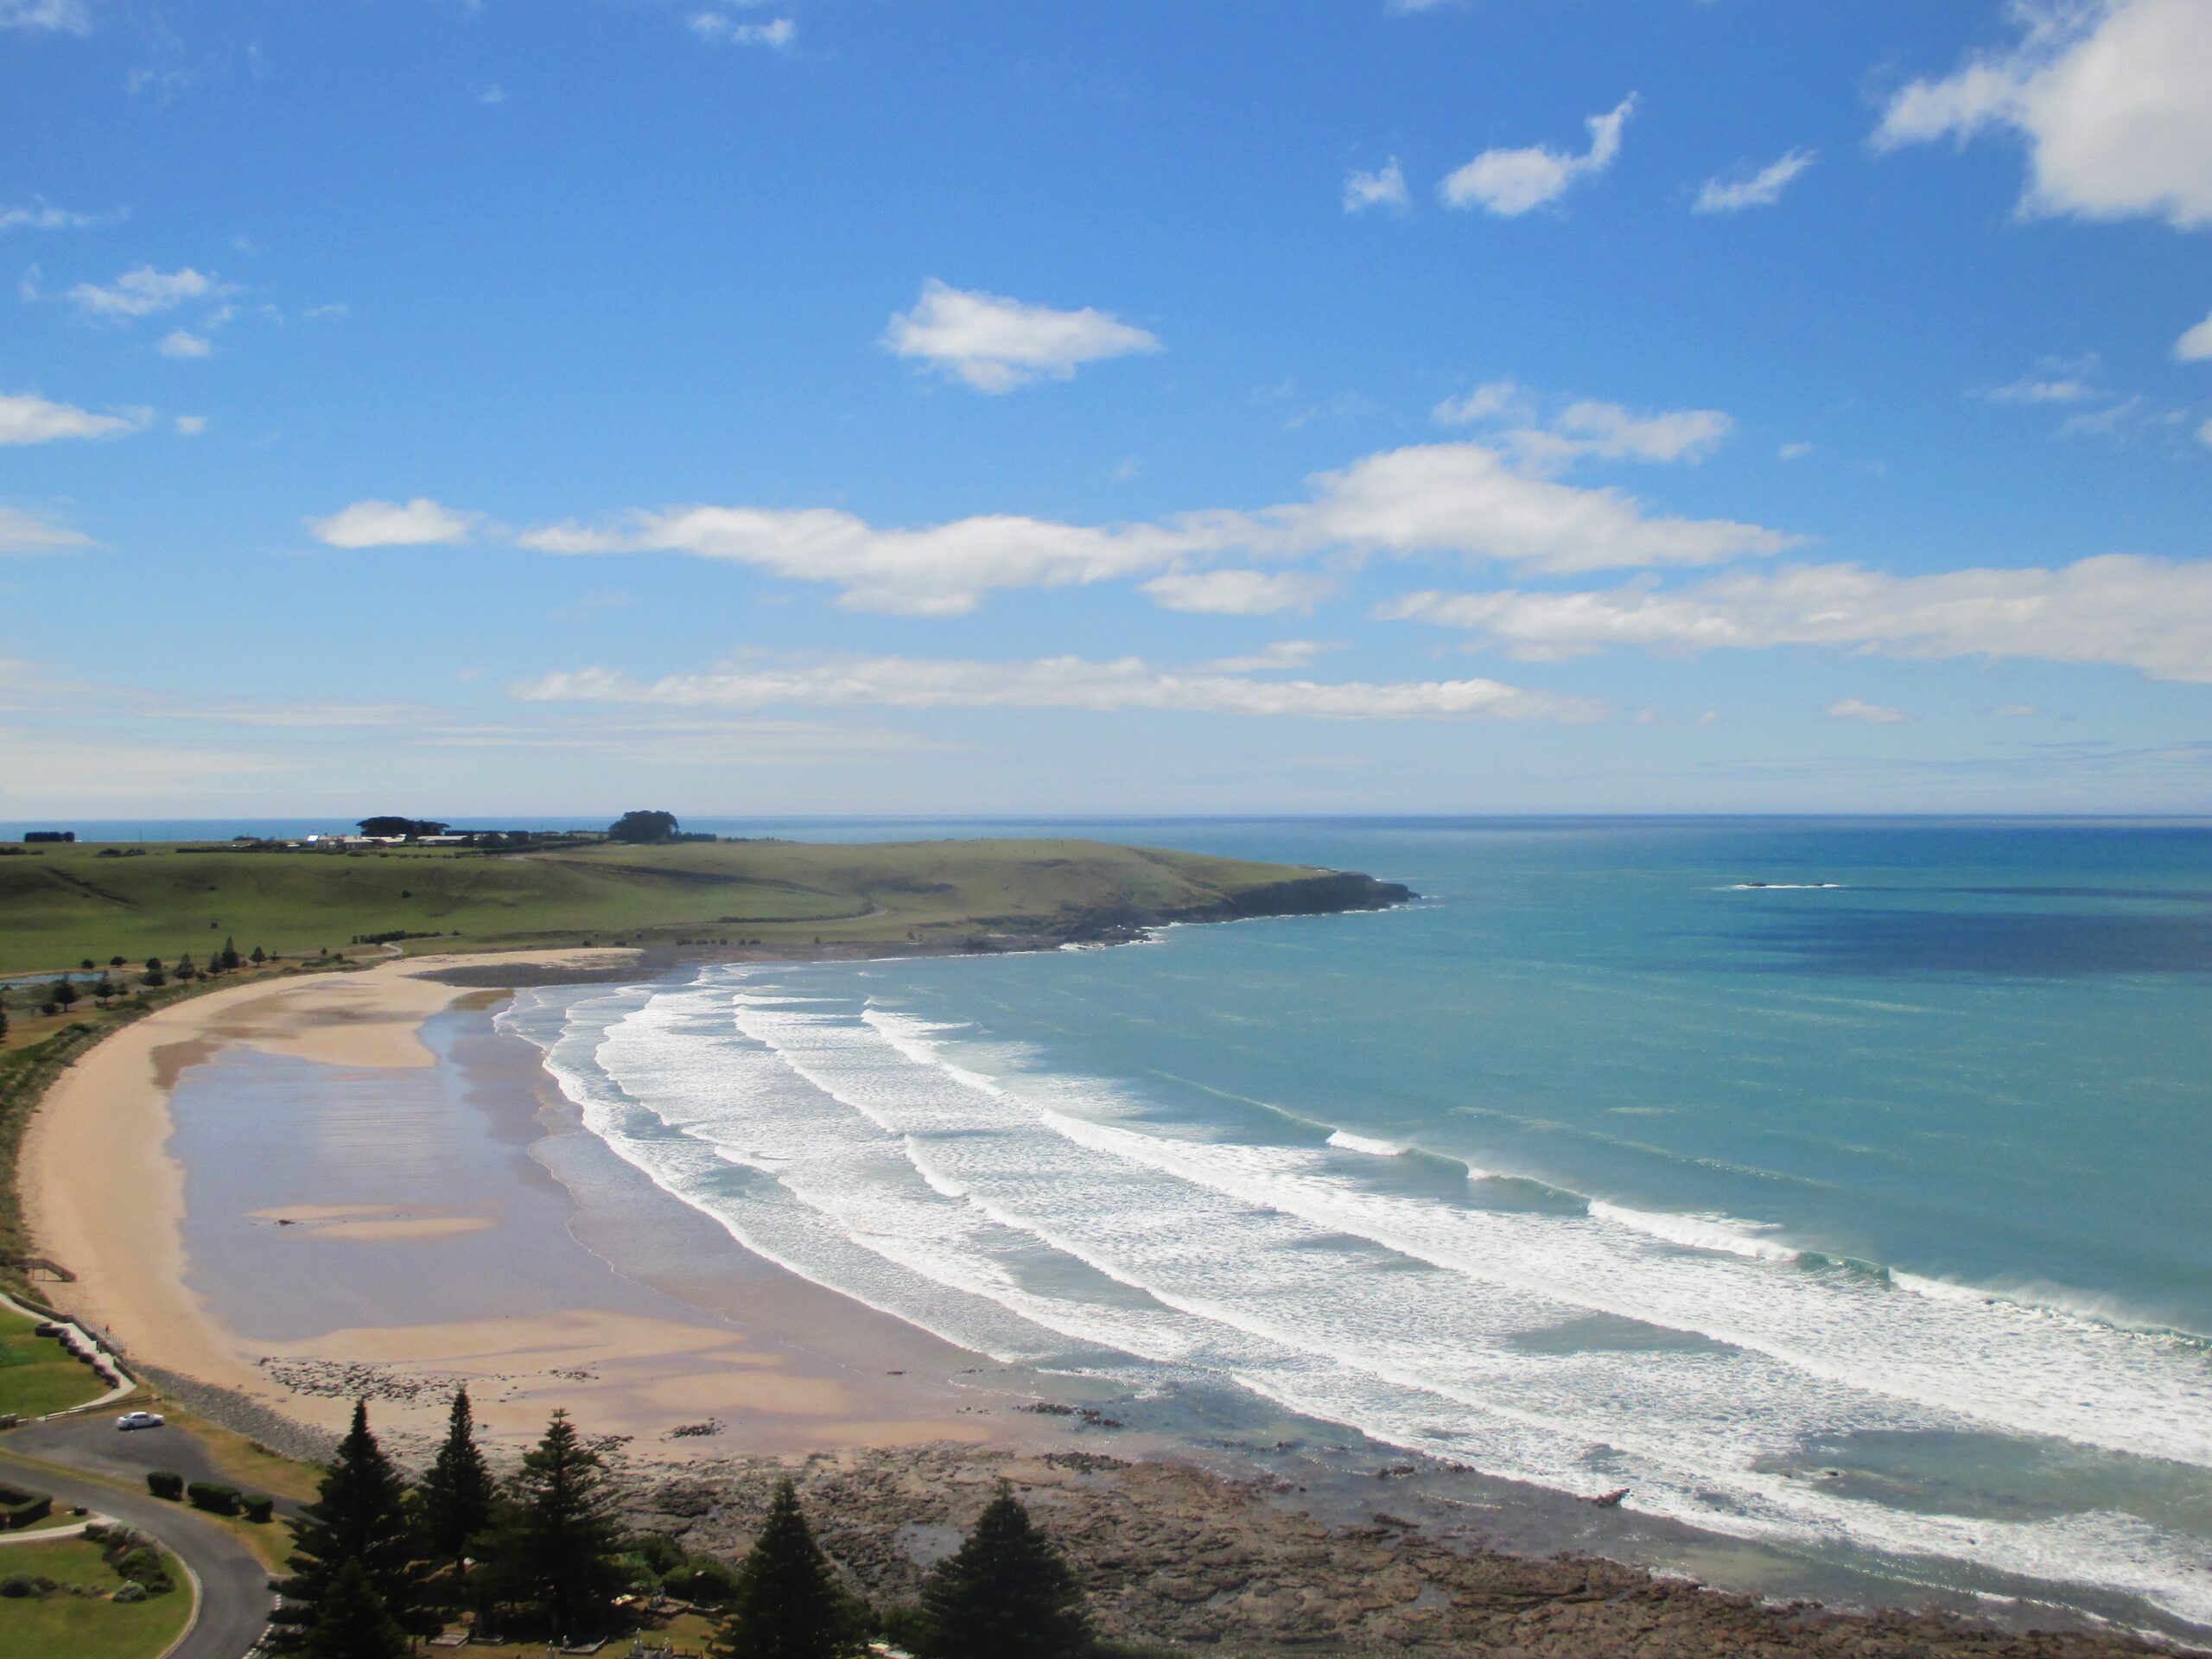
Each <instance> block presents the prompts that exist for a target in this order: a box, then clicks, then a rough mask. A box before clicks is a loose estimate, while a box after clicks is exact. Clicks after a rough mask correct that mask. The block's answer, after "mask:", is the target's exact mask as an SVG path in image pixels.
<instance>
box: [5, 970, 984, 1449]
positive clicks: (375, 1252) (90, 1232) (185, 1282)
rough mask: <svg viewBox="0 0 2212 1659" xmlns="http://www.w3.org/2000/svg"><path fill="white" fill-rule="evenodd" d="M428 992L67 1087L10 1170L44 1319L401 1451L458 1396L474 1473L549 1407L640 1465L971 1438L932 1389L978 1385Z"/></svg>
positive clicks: (224, 1011) (307, 1010)
mask: <svg viewBox="0 0 2212 1659" xmlns="http://www.w3.org/2000/svg"><path fill="white" fill-rule="evenodd" d="M586 956H588V957H590V958H592V959H591V960H589V961H585V960H581V958H583V957H586ZM542 958H550V959H551V965H554V966H556V967H575V968H579V969H604V968H607V967H610V966H611V967H619V966H620V964H621V962H622V961H623V960H626V953H622V952H608V951H601V952H591V953H583V952H566V953H540V956H539V957H533V959H532V960H533V962H539V961H541V959H542ZM443 965H445V964H443V963H441V962H440V961H439V960H438V959H435V958H423V959H420V960H417V961H414V962H407V963H400V962H394V963H386V964H381V965H379V966H378V967H377V968H374V969H367V970H364V971H362V972H359V973H358V974H351V975H347V976H344V977H339V976H318V977H316V978H314V979H308V980H297V981H284V982H261V983H258V984H254V985H249V986H240V987H236V988H229V989H226V990H220V991H216V992H213V993H212V994H210V995H206V996H203V997H200V998H197V999H195V1000H194V1001H188V1002H184V1003H180V1004H176V1005H174V1006H172V1007H168V1008H164V1009H162V1010H160V1011H159V1012H157V1013H156V1014H151V1015H149V1016H148V1017H147V1018H146V1019H145V1020H141V1021H140V1022H138V1023H137V1025H134V1026H132V1027H127V1028H125V1029H124V1031H122V1032H120V1033H117V1034H116V1035H115V1036H114V1037H112V1038H111V1039H108V1040H107V1041H106V1042H104V1043H102V1044H101V1045H100V1046H99V1047H97V1048H95V1049H94V1050H92V1052H90V1053H89V1054H88V1055H86V1057H85V1058H84V1059H82V1060H80V1061H79V1063H78V1064H77V1065H76V1066H74V1067H73V1068H72V1070H71V1071H69V1072H68V1073H67V1075H66V1076H65V1077H63V1078H62V1079H61V1080H60V1082H59V1083H58V1084H56V1086H55V1087H54V1090H52V1092H51V1093H50V1094H49V1095H48V1098H47V1101H46V1103H44V1105H43V1106H42V1107H41V1109H40V1112H39V1114H38V1116H37V1118H36V1119H35V1122H34V1124H33V1127H32V1130H31V1134H30V1135H29V1141H28V1144H27V1147H26V1150H25V1158H24V1186H25V1193H26V1198H27V1200H28V1203H29V1211H30V1219H31V1224H32V1227H33V1230H34V1235H35V1236H36V1237H37V1238H38V1239H39V1240H40V1241H41V1246H42V1248H43V1249H45V1250H46V1252H47V1253H48V1254H49V1255H53V1256H54V1258H55V1259H56V1260H59V1261H60V1262H63V1263H64V1264H65V1265H67V1266H68V1267H69V1268H71V1269H72V1270H73V1271H74V1272H75V1273H76V1274H78V1275H79V1277H78V1280H77V1282H75V1283H73V1284H70V1285H66V1286H61V1287H57V1289H56V1293H55V1294H56V1300H60V1301H61V1302H63V1303H64V1304H65V1305H67V1307H68V1309H69V1311H71V1312H72V1313H77V1314H79V1315H80V1316H82V1317H83V1318H85V1319H87V1320H88V1321H90V1322H92V1323H93V1324H95V1325H99V1326H100V1327H101V1328H103V1329H104V1330H105V1332H107V1333H108V1334H109V1335H110V1336H111V1338H113V1339H114V1340H115V1342H116V1343H117V1344H118V1347H119V1348H120V1350H121V1351H122V1352H123V1353H124V1355H125V1357H143V1358H144V1359H145V1360H147V1361H148V1362H149V1363H154V1364H156V1365H158V1366H159V1367H160V1368H162V1370H165V1371H169V1372H176V1373H181V1374H183V1375H185V1376H188V1377H190V1378H193V1379H194V1380H195V1381H197V1382H200V1383H207V1384H212V1385H214V1386H215V1387H218V1388H220V1389H226V1390H229V1391H231V1392H232V1393H233V1394H235V1395H242V1396H244V1397H245V1398H246V1399H247V1400H249V1401H251V1402H253V1403H254V1404H256V1405H258V1406H261V1407H264V1408H268V1409H270V1410H273V1411H275V1412H277V1413H278V1414H281V1415H283V1416H285V1417H288V1418H291V1419H293V1420H295V1421H303V1422H306V1423H308V1424H310V1425H312V1426H314V1427H319V1428H324V1429H330V1428H335V1427H341V1426H342V1424H343V1421H344V1418H345V1416H346V1414H347V1413H348V1412H349V1411H350V1410H351V1408H352V1402H353V1399H354V1398H356V1397H357V1396H359V1395H367V1396H369V1397H370V1398H371V1399H372V1401H373V1402H375V1406H376V1410H377V1413H378V1422H379V1425H380V1427H384V1428H385V1430H386V1431H387V1432H388V1433H391V1435H392V1436H393V1437H394V1439H395V1440H396V1442H397V1444H399V1445H401V1446H405V1445H406V1444H408V1443H409V1442H410V1441H412V1440H416V1439H418V1438H423V1439H427V1437H428V1436H429V1435H430V1434H432V1433H435V1431H436V1429H437V1428H438V1427H439V1426H440V1425H441V1424H442V1419H443V1414H444V1412H445V1408H446V1404H447V1401H448V1398H449V1396H450V1393H451V1390H452V1389H453V1387H454V1385H455V1384H456V1383H463V1382H465V1383H468V1385H469V1387H470V1390H471V1394H472V1396H473V1398H474V1401H475V1403H476V1408H477V1417H478V1421H479V1422H480V1424H482V1425H483V1426H484V1427H485V1428H486V1432H487V1433H488V1434H489V1436H490V1437H491V1438H492V1439H493V1440H494V1441H495V1442H500V1441H505V1442H509V1443H513V1444H519V1443H520V1442H521V1441H522V1440H525V1439H527V1438H529V1437H531V1436H533V1435H535V1434H536V1433H537V1432H538V1431H540V1430H542V1428H543V1425H544V1421H545V1419H546V1416H547V1415H548V1414H549V1413H550V1411H551V1410H552V1409H553V1408H556V1407H563V1408H567V1409H568V1410H569V1412H570V1413H571V1414H573V1415H575V1417H576V1419H577V1420H578V1421H579V1422H580V1423H581V1424H582V1425H584V1426H585V1427H588V1430H589V1431H590V1432H591V1433H594V1434H604V1435H615V1436H621V1437H625V1438H626V1439H627V1440H629V1441H630V1443H631V1448H632V1454H633V1455H644V1456H647V1457H652V1456H667V1457H681V1456H683V1455H684V1454H685V1453H686V1452H689V1451H690V1450H692V1449H694V1448H695V1447H700V1446H709V1445H711V1446H714V1447H715V1449H717V1450H720V1451H728V1450H731V1449H737V1448H742V1449H743V1450H746V1451H748V1452H782V1451H798V1450H813V1449H817V1448H822V1447H835V1446H861V1445H867V1446H895V1445H901V1444H907V1443H912V1442H918V1441H922V1440H979V1439H982V1437H983V1435H984V1433H985V1431H984V1429H983V1427H982V1424H981V1423H980V1422H979V1421H977V1420H976V1407H975V1402H976V1399H977V1397H978V1396H977V1395H976V1393H975V1391H974V1390H973V1389H971V1388H969V1386H967V1382H966V1379H963V1381H962V1382H960V1383H956V1382H955V1381H954V1380H953V1379H955V1378H956V1377H959V1376H961V1374H962V1373H963V1372H967V1373H970V1374H971V1375H972V1374H973V1373H974V1371H975V1368H976V1366H977V1364H978V1362H977V1361H976V1358H975V1357H974V1356H972V1355H969V1354H967V1353H965V1352H964V1351H961V1350H957V1349H954V1348H951V1347H949V1346H948V1345H946V1344H942V1343H939V1342H938V1341H936V1340H935V1339H934V1338H930V1337H928V1336H927V1335H925V1333H923V1332H917V1331H915V1330H913V1329H912V1327H909V1326H907V1325H903V1324H901V1323H899V1322H898V1321H896V1320H893V1319H888V1318H887V1317H885V1316H883V1315H880V1314H878V1313H874V1312H873V1311H872V1310H869V1309H866V1308H863V1307H861V1306H858V1305H856V1304H854V1303H851V1302H849V1301H847V1300H845V1299H843V1298H842V1297H838V1296H836V1295H835V1294H831V1293H829V1292H827V1291H823V1290H821V1289H819V1288H818V1287H815V1286H812V1285H810V1284H807V1283H805V1282H804V1281H799V1280H798V1279H796V1278H794V1277H792V1276H791V1275H790V1274H785V1273H784V1272H783V1271H782V1270H781V1269H779V1268H774V1267H773V1266H772V1265H771V1264H768V1263H766V1262H760V1261H759V1260H758V1259H757V1258H754V1257H752V1256H750V1255H747V1253H745V1252H744V1251H742V1250H741V1249H738V1248H737V1246H736V1245H735V1244H734V1243H733V1242H732V1241H730V1240H729V1239H728V1235H727V1234H725V1233H723V1232H722V1231H721V1229H720V1228H718V1227H716V1226H715V1225H714V1224H713V1223H711V1222H710V1221H709V1220H707V1219H706V1218H705V1217H699V1216H696V1215H695V1214H693V1213H691V1212H690V1211H685V1210H683V1207H682V1206H680V1205H676V1204H675V1203H674V1202H673V1201H672V1200H670V1199H668V1198H665V1197H664V1196H663V1195H661V1194H659V1193H658V1192H655V1191H653V1190H652V1188H651V1187H650V1185H649V1184H648V1183H646V1182H645V1180H644V1178H643V1177H642V1176H638V1175H636V1173H635V1172H632V1171H630V1170H628V1169H627V1166H622V1165H620V1163H619V1161H618V1160H614V1159H613V1156H612V1154H607V1153H606V1152H605V1150H604V1148H603V1147H601V1146H600V1145H599V1143H598V1142H597V1141H596V1140H595V1138H594V1137H592V1136H590V1135H588V1134H587V1133H586V1132H585V1131H584V1130H582V1128H581V1127H580V1125H578V1124H577V1123H576V1122H575V1115H574V1112H573V1109H571V1108H569V1106H568V1103H566V1102H565V1101H563V1100H562V1099H561V1097H560V1096H559V1095H558V1093H557V1091H556V1090H553V1089H552V1088H551V1086H550V1080H549V1079H547V1078H546V1077H545V1074H544V1072H543V1069H542V1067H540V1066H539V1065H538V1064H537V1052H536V1051H535V1050H534V1049H532V1048H531V1047H530V1046H528V1045H527V1044H525V1043H523V1042H522V1041H521V1040H520V1039H512V1038H508V1037H504V1036H501V1035H499V1034H498V1033H494V1032H493V1030H492V1029H491V1022H490V1014H489V1012H488V1010H489V1008H490V1007H492V1006H493V1005H495V1004H497V1003H499V1002H500V1001H504V997H503V996H502V995H500V994H499V993H496V992H485V991H471V990H469V989H467V988H463V987H459V986H454V985H452V984H447V983H440V982H435V981H432V980H429V979H426V978H423V977H422V975H423V973H425V972H435V971H437V970H438V969H440V968H441V967H442V966H443ZM478 965H480V959H479V964H478ZM579 1195H582V1196H583V1197H585V1198H588V1200H589V1202H588V1204H584V1205H580V1204H579V1201H578V1200H579ZM611 1261H620V1262H623V1263H624V1265H625V1266H626V1268H630V1269H632V1270H631V1271H630V1272H627V1273H625V1272H618V1271H617V1270H616V1268H614V1267H613V1266H612V1265H610V1262H611ZM708 1424H711V1425H713V1426H714V1428H715V1432H714V1433H711V1434H704V1433H696V1432H695V1433H688V1434H684V1435H680V1436H679V1435H676V1434H674V1433H673V1431H675V1430H676V1429H677V1428H679V1427H688V1428H690V1429H693V1430H695V1431H696V1430H697V1429H698V1428H699V1427H702V1426H703V1425H708Z"/></svg>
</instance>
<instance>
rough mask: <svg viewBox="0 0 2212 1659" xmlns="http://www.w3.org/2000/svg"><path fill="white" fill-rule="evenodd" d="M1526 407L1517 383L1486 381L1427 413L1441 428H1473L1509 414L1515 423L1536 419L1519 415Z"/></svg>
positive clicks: (1447, 398)
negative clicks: (1476, 424)
mask: <svg viewBox="0 0 2212 1659" xmlns="http://www.w3.org/2000/svg"><path fill="white" fill-rule="evenodd" d="M1527 407H1528V405H1527V403H1526V401H1525V400H1524V399H1523V398H1522V395H1521V387H1520V385H1519V383H1518V382H1516V381H1512V380H1487V381H1484V383H1483V384H1482V385H1479V386H1477V387H1476V388H1475V389H1474V390H1473V391H1470V392H1465V393H1464V394H1462V395H1461V396H1459V397H1446V399H1445V400H1444V401H1443V402H1442V403H1440V404H1437V406H1436V407H1435V408H1434V409H1432V410H1429V412H1428V413H1429V418H1430V419H1431V420H1433V421H1434V422H1435V423H1437V424H1438V425H1439V426H1471V425H1473V424H1474V423H1476V422H1477V421H1487V420H1490V419H1492V418H1493V417H1495V416H1500V415H1505V414H1508V413H1510V414H1512V416H1513V418H1515V419H1516V420H1529V419H1532V418H1534V417H1533V416H1529V415H1526V414H1522V413H1520V412H1519V411H1520V410H1523V409H1525V408H1527Z"/></svg>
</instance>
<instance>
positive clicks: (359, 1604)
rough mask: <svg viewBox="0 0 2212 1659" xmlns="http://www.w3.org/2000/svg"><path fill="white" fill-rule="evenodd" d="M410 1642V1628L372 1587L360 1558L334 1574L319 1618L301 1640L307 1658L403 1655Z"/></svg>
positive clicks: (394, 1658)
mask: <svg viewBox="0 0 2212 1659" xmlns="http://www.w3.org/2000/svg"><path fill="white" fill-rule="evenodd" d="M408 1646H409V1643H408V1639H407V1632H406V1631H404V1630H401V1629H400V1628H399V1624H398V1622H397V1620H396V1619H394V1618H392V1616H391V1612H390V1611H389V1610H387V1609H386V1608H385V1605H384V1602H383V1599H381V1598H380V1597H378V1594H377V1592H375V1591H374V1590H372V1589H371V1588H370V1587H369V1575H368V1574H367V1573H365V1572H363V1571H362V1570H361V1564H360V1563H359V1561H348V1562H346V1565H345V1566H343V1567H340V1568H339V1569H338V1571H337V1572H336V1573H333V1574H332V1575H331V1580H330V1586H329V1588H328V1590H327V1592H326V1593H325V1594H324V1596H323V1598H322V1600H321V1603H320V1604H318V1605H317V1606H316V1608H315V1622H314V1623H313V1624H309V1625H308V1627H307V1630H306V1632H305V1634H304V1635H303V1636H302V1637H301V1640H300V1651H301V1652H302V1654H304V1655H306V1656H307V1659H400V1656H401V1655H403V1654H404V1653H405V1652H406V1651H407V1649H408Z"/></svg>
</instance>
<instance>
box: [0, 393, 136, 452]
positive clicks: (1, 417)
mask: <svg viewBox="0 0 2212 1659" xmlns="http://www.w3.org/2000/svg"><path fill="white" fill-rule="evenodd" d="M145 424H146V421H145V418H144V416H132V417H130V418H126V417H124V416H120V415H95V414H93V413H92V411H91V410H83V409H79V408H78V407H77V406H76V405H75V404H50V403H48V402H47V400H46V399H45V398H43V397H31V396H30V395H29V393H19V394H16V395H15V396H12V397H11V396H10V395H8V394H6V393H4V392H0V446H4V445H7V444H13V443H51V442H54V440H55V439H56V438H116V437H121V436H122V435H124V433H126V432H136V431H137V430H138V429H140V428H141V427H143V426H144V425H145Z"/></svg>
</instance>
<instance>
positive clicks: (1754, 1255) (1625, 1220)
mask: <svg viewBox="0 0 2212 1659" xmlns="http://www.w3.org/2000/svg"><path fill="white" fill-rule="evenodd" d="M1590 1213H1591V1214H1592V1216H1593V1217H1596V1218H1597V1219H1598V1220H1599V1221H1610V1222H1611V1223H1612V1224H1614V1225H1615V1226H1616V1227H1629V1228H1633V1229H1634V1230H1636V1231H1637V1232H1639V1233H1649V1234H1650V1235H1651V1236H1652V1237H1654V1238H1662V1239H1664V1240H1666V1241H1667V1243H1669V1244H1680V1245H1682V1246H1684V1247H1685V1248H1687V1249H1693V1250H1720V1251H1724V1252H1726V1254H1727V1255H1741V1256H1748V1257H1749V1258H1750V1259H1751V1260H1752V1261H1754V1262H1796V1261H1799V1260H1801V1259H1802V1257H1801V1256H1800V1255H1799V1253H1798V1252H1797V1251H1796V1250H1794V1249H1791V1248H1790V1247H1789V1245H1787V1244H1777V1243H1775V1242H1774V1241H1773V1240H1772V1239H1770V1238H1764V1237H1761V1236H1760V1235H1761V1234H1763V1233H1767V1232H1771V1231H1772V1230H1773V1229H1772V1228H1771V1227H1770V1226H1769V1225H1768V1224H1766V1223H1764V1222H1758V1221H1738V1220H1737V1219H1736V1218H1735V1217H1733V1216H1683V1215H1674V1214H1669V1213H1668V1212H1665V1211H1651V1210H1631V1209H1630V1208H1629V1207H1628V1206H1627V1205H1624V1204H1609V1203H1607V1202H1606V1201H1605V1199H1603V1198H1592V1199H1591V1200H1590Z"/></svg>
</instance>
